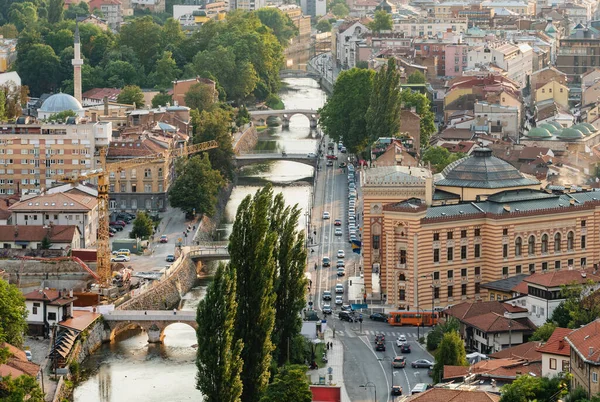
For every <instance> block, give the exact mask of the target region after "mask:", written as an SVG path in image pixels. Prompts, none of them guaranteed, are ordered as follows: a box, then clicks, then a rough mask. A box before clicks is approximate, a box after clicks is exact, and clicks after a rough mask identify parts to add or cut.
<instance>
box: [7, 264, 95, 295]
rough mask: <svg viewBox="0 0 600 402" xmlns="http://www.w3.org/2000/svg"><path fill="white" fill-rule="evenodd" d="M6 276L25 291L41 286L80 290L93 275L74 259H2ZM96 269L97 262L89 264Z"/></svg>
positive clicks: (10, 281)
mask: <svg viewBox="0 0 600 402" xmlns="http://www.w3.org/2000/svg"><path fill="white" fill-rule="evenodd" d="M0 265H1V266H2V269H3V270H5V271H6V272H5V274H4V277H5V278H7V279H8V281H9V283H13V284H17V283H18V284H19V288H20V289H21V291H22V292H23V293H28V292H31V291H33V290H35V289H39V288H40V287H48V288H55V289H73V290H80V289H82V288H85V287H86V286H87V283H88V282H89V281H90V280H91V279H92V276H91V275H90V274H89V273H88V272H86V271H84V270H83V269H82V268H81V267H80V266H79V264H77V263H76V262H74V261H37V260H29V261H23V260H0ZM88 266H89V267H90V268H91V269H92V270H95V269H96V268H95V266H96V264H95V263H91V264H88Z"/></svg>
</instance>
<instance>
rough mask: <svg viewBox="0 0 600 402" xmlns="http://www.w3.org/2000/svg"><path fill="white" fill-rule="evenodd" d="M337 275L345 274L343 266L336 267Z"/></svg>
mask: <svg viewBox="0 0 600 402" xmlns="http://www.w3.org/2000/svg"><path fill="white" fill-rule="evenodd" d="M337 276H346V270H345V269H344V268H338V269H337Z"/></svg>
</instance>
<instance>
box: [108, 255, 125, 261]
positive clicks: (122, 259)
mask: <svg viewBox="0 0 600 402" xmlns="http://www.w3.org/2000/svg"><path fill="white" fill-rule="evenodd" d="M110 261H111V262H128V261H129V257H127V256H126V255H122V254H121V255H117V256H114V257H112V258H111V259H110Z"/></svg>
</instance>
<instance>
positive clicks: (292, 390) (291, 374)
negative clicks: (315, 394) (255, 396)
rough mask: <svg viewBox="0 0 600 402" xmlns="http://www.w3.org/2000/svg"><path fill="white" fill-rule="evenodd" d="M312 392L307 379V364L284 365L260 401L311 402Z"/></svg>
mask: <svg viewBox="0 0 600 402" xmlns="http://www.w3.org/2000/svg"><path fill="white" fill-rule="evenodd" d="M310 401H312V392H311V391H310V386H309V383H308V381H307V379H306V366H299V365H292V366H283V367H280V368H279V371H278V372H277V374H276V375H275V378H274V379H273V382H272V383H271V384H269V386H268V387H267V390H266V391H265V394H264V395H263V397H262V398H261V399H260V402H310Z"/></svg>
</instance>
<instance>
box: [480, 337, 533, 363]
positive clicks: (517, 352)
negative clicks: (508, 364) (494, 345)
mask: <svg viewBox="0 0 600 402" xmlns="http://www.w3.org/2000/svg"><path fill="white" fill-rule="evenodd" d="M540 346H542V342H541V341H530V342H525V343H522V344H520V345H517V346H513V347H510V348H506V349H502V350H501V351H499V352H496V353H492V354H490V355H488V357H489V358H490V359H520V360H526V361H528V362H539V361H541V360H542V353H541V352H540V351H539V350H538V348H539V347H540Z"/></svg>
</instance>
